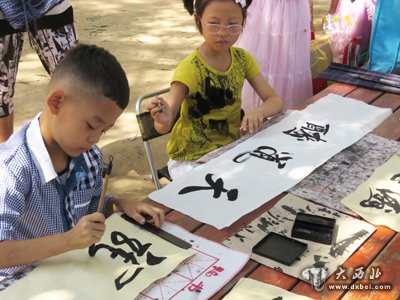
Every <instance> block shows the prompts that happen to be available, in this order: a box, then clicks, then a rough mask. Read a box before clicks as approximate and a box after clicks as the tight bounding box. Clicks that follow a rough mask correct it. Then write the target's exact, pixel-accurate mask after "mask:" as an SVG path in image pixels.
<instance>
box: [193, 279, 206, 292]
mask: <svg viewBox="0 0 400 300" xmlns="http://www.w3.org/2000/svg"><path fill="white" fill-rule="evenodd" d="M203 288H204V284H203V281H200V283H198V284H195V283H192V284H191V285H190V286H189V291H191V292H196V293H200V292H201V291H202V290H203Z"/></svg>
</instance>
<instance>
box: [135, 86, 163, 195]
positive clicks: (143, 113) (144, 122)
mask: <svg viewBox="0 0 400 300" xmlns="http://www.w3.org/2000/svg"><path fill="white" fill-rule="evenodd" d="M168 92H169V88H164V89H162V90H158V91H155V92H152V93H149V94H145V95H142V96H139V97H138V99H137V100H136V118H137V121H138V125H139V129H140V133H141V134H142V140H143V145H144V148H145V150H146V155H147V159H148V161H149V165H150V172H151V177H152V179H153V182H154V185H155V187H156V189H157V190H159V189H160V188H161V187H162V186H161V183H160V178H159V175H158V170H157V166H156V162H155V159H154V156H153V151H152V149H151V145H150V140H153V139H155V138H158V137H161V136H164V135H166V134H168V133H165V134H159V133H158V132H157V131H156V130H155V128H154V121H153V118H152V117H151V115H150V112H148V111H147V110H146V109H145V108H143V106H144V105H143V102H144V101H145V100H146V99H149V98H154V97H156V96H159V95H162V94H165V93H168ZM164 169H165V167H164Z"/></svg>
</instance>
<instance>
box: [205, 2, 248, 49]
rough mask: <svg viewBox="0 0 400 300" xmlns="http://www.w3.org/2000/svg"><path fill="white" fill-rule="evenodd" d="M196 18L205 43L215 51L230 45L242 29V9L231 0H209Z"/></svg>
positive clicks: (227, 47)
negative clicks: (200, 14) (201, 13)
mask: <svg viewBox="0 0 400 300" xmlns="http://www.w3.org/2000/svg"><path fill="white" fill-rule="evenodd" d="M197 18H198V21H199V22H200V26H201V29H202V34H203V37H204V40H205V42H206V44H207V45H208V46H209V47H211V48H213V49H214V50H217V51H223V50H228V49H229V48H230V47H232V45H233V44H234V43H235V42H236V41H237V39H238V38H239V34H240V33H241V31H242V25H243V15H242V9H241V7H240V5H239V4H236V3H235V2H234V1H232V0H216V1H212V2H210V3H209V4H208V5H207V7H206V8H205V9H204V12H203V15H202V16H201V18H200V16H197Z"/></svg>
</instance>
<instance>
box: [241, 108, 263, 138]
mask: <svg viewBox="0 0 400 300" xmlns="http://www.w3.org/2000/svg"><path fill="white" fill-rule="evenodd" d="M263 122H264V113H263V111H262V109H261V108H260V107H257V108H256V109H254V110H252V111H250V112H248V113H247V114H245V116H244V117H243V120H242V124H241V126H240V132H241V133H242V134H245V133H250V134H253V133H256V132H257V131H258V129H260V127H261V125H262V124H263Z"/></svg>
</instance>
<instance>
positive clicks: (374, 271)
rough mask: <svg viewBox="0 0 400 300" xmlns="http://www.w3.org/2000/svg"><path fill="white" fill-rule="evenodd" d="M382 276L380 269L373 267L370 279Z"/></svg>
mask: <svg viewBox="0 0 400 300" xmlns="http://www.w3.org/2000/svg"><path fill="white" fill-rule="evenodd" d="M381 275H382V272H381V271H380V268H379V267H372V268H371V272H370V273H369V279H371V280H373V279H378V278H379V277H381Z"/></svg>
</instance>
